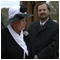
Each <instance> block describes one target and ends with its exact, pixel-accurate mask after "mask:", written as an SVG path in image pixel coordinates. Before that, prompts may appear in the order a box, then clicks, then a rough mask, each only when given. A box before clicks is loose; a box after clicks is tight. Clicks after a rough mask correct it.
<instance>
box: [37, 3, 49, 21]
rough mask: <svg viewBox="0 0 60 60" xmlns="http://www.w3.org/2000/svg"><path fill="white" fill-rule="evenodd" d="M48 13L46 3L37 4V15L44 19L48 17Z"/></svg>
mask: <svg viewBox="0 0 60 60" xmlns="http://www.w3.org/2000/svg"><path fill="white" fill-rule="evenodd" d="M49 15H50V11H49V10H48V9H47V5H46V4H43V5H39V6H38V17H39V18H40V19H41V20H46V19H47V18H48V17H49Z"/></svg>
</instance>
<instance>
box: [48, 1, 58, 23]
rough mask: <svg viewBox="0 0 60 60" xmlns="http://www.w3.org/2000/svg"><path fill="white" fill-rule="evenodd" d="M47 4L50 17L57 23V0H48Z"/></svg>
mask: <svg viewBox="0 0 60 60" xmlns="http://www.w3.org/2000/svg"><path fill="white" fill-rule="evenodd" d="M49 6H50V8H51V15H50V17H51V18H52V19H53V20H57V22H58V23H59V1H50V2H49Z"/></svg>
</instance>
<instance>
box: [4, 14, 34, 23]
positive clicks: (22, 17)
mask: <svg viewBox="0 0 60 60" xmlns="http://www.w3.org/2000/svg"><path fill="white" fill-rule="evenodd" d="M31 16H33V15H32V14H24V15H21V14H17V17H16V16H15V17H14V18H12V19H9V20H8V21H7V22H5V24H10V23H12V22H15V21H19V20H21V19H24V18H28V17H31Z"/></svg>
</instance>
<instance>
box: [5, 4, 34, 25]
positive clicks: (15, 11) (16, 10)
mask: <svg viewBox="0 0 60 60" xmlns="http://www.w3.org/2000/svg"><path fill="white" fill-rule="evenodd" d="M26 11H27V7H26V6H24V5H21V6H17V5H15V6H12V7H10V8H9V10H8V18H9V20H8V21H7V22H6V23H8V24H9V23H12V22H15V21H18V20H21V19H23V18H28V17H31V16H33V15H32V14H27V12H26Z"/></svg>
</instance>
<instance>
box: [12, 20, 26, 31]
mask: <svg viewBox="0 0 60 60" xmlns="http://www.w3.org/2000/svg"><path fill="white" fill-rule="evenodd" d="M13 25H14V28H15V30H18V31H20V30H23V29H24V28H25V26H26V19H21V20H19V21H16V22H13Z"/></svg>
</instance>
